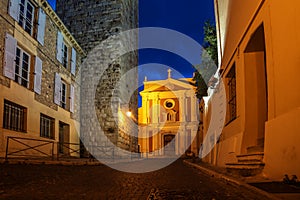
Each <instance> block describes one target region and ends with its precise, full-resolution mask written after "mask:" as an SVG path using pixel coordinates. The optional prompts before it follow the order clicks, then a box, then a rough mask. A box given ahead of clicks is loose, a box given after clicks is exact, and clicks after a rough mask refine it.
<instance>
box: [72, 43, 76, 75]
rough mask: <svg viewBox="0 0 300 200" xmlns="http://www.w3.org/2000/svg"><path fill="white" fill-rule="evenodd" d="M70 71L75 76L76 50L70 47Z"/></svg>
mask: <svg viewBox="0 0 300 200" xmlns="http://www.w3.org/2000/svg"><path fill="white" fill-rule="evenodd" d="M71 73H72V74H73V75H74V76H75V73H76V50H75V49H74V48H72V62H71Z"/></svg>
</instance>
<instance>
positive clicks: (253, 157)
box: [226, 152, 265, 177]
mask: <svg viewBox="0 0 300 200" xmlns="http://www.w3.org/2000/svg"><path fill="white" fill-rule="evenodd" d="M236 157H237V162H235V163H226V170H227V172H229V173H232V174H235V175H240V176H244V177H248V176H255V175H257V174H259V173H261V172H262V170H263V168H264V165H265V164H264V163H263V157H264V153H263V152H256V153H248V154H244V155H237V156H236Z"/></svg>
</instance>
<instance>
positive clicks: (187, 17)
mask: <svg viewBox="0 0 300 200" xmlns="http://www.w3.org/2000/svg"><path fill="white" fill-rule="evenodd" d="M48 1H49V3H50V4H51V5H52V7H53V8H55V0H48ZM213 9H214V7H213V0H205V1H203V0H188V1H183V0H139V27H162V28H168V29H173V30H176V31H179V32H181V33H183V34H186V35H188V36H189V37H191V38H193V39H194V40H196V41H197V42H199V43H200V44H203V25H204V22H205V21H206V20H211V21H212V22H214V11H213ZM200 53H201V52H199V57H200ZM147 63H160V64H163V65H166V66H170V67H172V68H174V69H176V70H177V71H178V72H180V73H181V74H182V75H183V76H184V77H192V75H193V72H194V69H193V68H192V64H199V63H192V64H191V63H188V62H187V61H185V60H184V59H183V58H181V57H180V56H178V55H174V54H172V53H170V52H166V51H161V50H154V49H146V50H140V51H139V65H143V64H147ZM144 76H147V77H148V80H155V79H166V78H167V71H166V68H164V69H163V70H159V71H155V70H153V71H151V73H149V71H143V70H139V79H140V81H139V82H140V83H141V82H142V81H143V80H144ZM173 77H175V78H177V77H176V74H174V76H173Z"/></svg>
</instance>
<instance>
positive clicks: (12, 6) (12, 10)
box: [8, 0, 20, 22]
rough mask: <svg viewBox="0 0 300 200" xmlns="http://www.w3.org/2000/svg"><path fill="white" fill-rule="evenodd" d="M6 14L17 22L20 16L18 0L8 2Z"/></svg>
mask: <svg viewBox="0 0 300 200" xmlns="http://www.w3.org/2000/svg"><path fill="white" fill-rule="evenodd" d="M8 13H9V15H10V16H12V18H14V20H16V21H17V22H18V21H19V15H20V0H10V1H9V9H8Z"/></svg>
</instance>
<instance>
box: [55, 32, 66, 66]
mask: <svg viewBox="0 0 300 200" xmlns="http://www.w3.org/2000/svg"><path fill="white" fill-rule="evenodd" d="M63 42H64V38H63V35H62V33H61V32H60V31H58V32H57V43H56V59H57V60H58V61H59V62H60V63H62V59H63V49H62V48H63Z"/></svg>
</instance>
